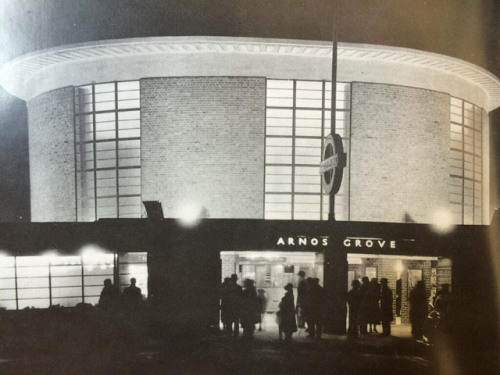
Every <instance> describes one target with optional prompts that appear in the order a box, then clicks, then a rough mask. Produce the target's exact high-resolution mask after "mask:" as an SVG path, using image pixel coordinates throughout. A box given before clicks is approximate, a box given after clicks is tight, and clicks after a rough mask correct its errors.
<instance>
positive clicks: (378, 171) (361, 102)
mask: <svg viewBox="0 0 500 375" xmlns="http://www.w3.org/2000/svg"><path fill="white" fill-rule="evenodd" d="M449 106H450V102H449V95H447V94H443V93H440V92H433V91H429V90H423V89H416V88H411V87H402V86H391V85H382V84H372V83H358V82H354V83H352V112H351V123H352V125H351V146H350V148H351V152H350V173H351V180H350V181H351V183H350V190H351V201H350V218H351V220H353V221H383V222H402V221H405V219H404V218H405V216H406V217H407V218H408V219H410V220H413V221H416V222H419V223H429V222H431V221H432V217H433V214H434V211H435V210H436V209H437V208H439V207H445V208H446V207H447V206H448V181H449V159H448V157H449V147H450V146H449V144H450V142H449Z"/></svg>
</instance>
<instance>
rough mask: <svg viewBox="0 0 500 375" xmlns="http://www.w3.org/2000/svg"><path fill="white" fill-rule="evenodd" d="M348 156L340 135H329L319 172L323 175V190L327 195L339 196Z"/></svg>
mask: <svg viewBox="0 0 500 375" xmlns="http://www.w3.org/2000/svg"><path fill="white" fill-rule="evenodd" d="M345 166H346V154H345V153H344V145H343V144H342V138H341V137H340V135H338V134H329V135H328V136H327V137H326V138H325V142H324V145H323V155H322V161H321V163H320V164H319V172H320V174H321V175H322V180H323V190H324V191H325V193H327V194H337V193H338V191H339V189H340V185H341V184H342V176H343V172H344V167H345Z"/></svg>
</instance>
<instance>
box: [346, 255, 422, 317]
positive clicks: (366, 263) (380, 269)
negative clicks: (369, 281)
mask: <svg viewBox="0 0 500 375" xmlns="http://www.w3.org/2000/svg"><path fill="white" fill-rule="evenodd" d="M397 261H398V260H397V259H393V258H366V259H363V262H362V264H350V265H349V271H355V277H356V278H358V279H359V278H361V277H363V276H365V275H366V267H375V268H376V269H377V280H378V281H379V282H380V279H381V278H383V277H385V278H386V279H387V280H388V285H389V288H391V289H392V295H393V312H394V316H396V281H397V276H398V275H397V271H396V263H397ZM402 265H403V272H402V274H401V276H400V277H401V291H402V293H401V322H402V323H409V322H410V302H409V297H408V296H409V291H408V270H409V269H419V270H420V269H421V270H422V278H423V281H424V283H425V288H426V290H427V297H430V295H431V261H430V260H402ZM349 289H351V286H349Z"/></svg>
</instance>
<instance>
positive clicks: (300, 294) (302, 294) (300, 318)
mask: <svg viewBox="0 0 500 375" xmlns="http://www.w3.org/2000/svg"><path fill="white" fill-rule="evenodd" d="M297 275H298V276H299V283H298V286H297V306H296V312H297V326H298V327H299V328H304V327H305V326H306V325H305V319H304V303H306V302H305V301H306V298H307V297H306V294H307V283H306V280H305V276H306V273H305V272H304V271H299V273H298V274H297Z"/></svg>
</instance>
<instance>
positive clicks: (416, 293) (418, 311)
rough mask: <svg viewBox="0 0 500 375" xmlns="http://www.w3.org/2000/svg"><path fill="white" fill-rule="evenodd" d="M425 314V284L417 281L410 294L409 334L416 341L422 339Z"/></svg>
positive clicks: (426, 310)
mask: <svg viewBox="0 0 500 375" xmlns="http://www.w3.org/2000/svg"><path fill="white" fill-rule="evenodd" d="M427 314H428V309H427V293H426V291H425V284H424V282H423V281H418V282H417V285H416V286H415V288H413V290H412V291H411V292H410V322H411V333H412V335H413V337H414V338H415V339H417V340H418V339H421V338H422V334H423V327H424V321H425V319H426V318H427Z"/></svg>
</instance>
